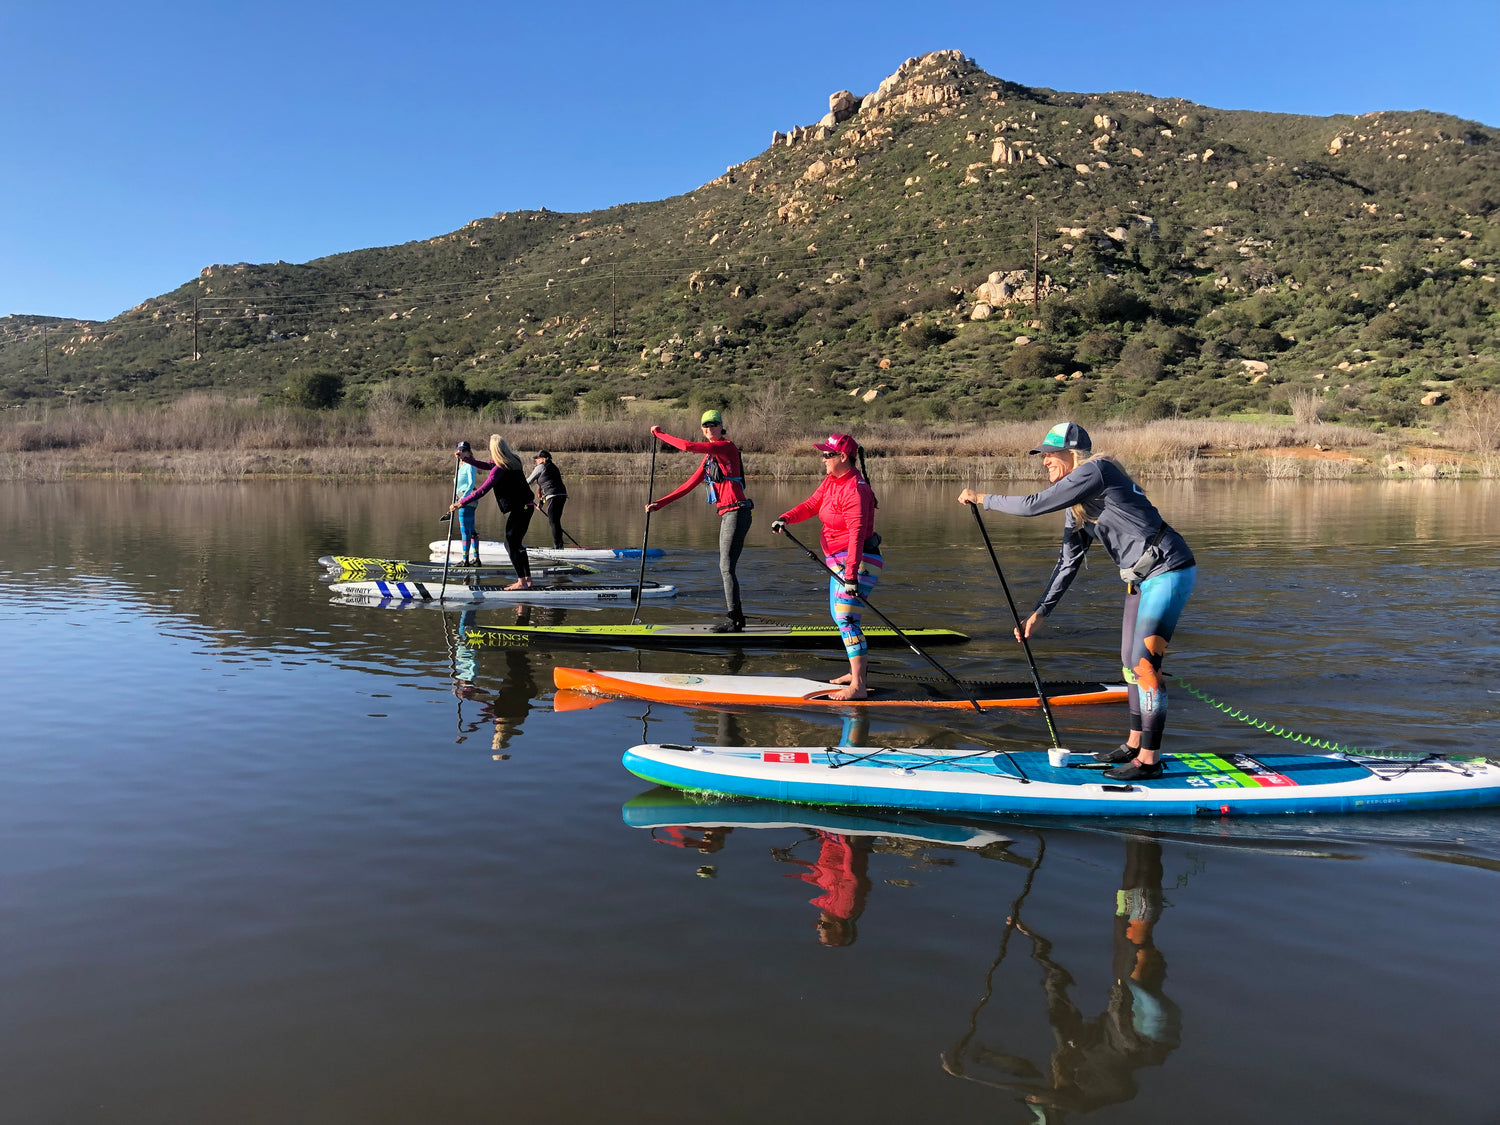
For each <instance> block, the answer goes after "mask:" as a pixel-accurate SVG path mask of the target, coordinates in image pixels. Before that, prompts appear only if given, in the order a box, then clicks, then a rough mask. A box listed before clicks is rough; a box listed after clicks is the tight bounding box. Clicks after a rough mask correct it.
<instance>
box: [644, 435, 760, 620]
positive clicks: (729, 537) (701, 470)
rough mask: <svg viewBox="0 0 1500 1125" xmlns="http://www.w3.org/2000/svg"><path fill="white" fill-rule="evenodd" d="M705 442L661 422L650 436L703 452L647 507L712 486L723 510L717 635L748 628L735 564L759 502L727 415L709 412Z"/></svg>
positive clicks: (717, 505) (661, 505)
mask: <svg viewBox="0 0 1500 1125" xmlns="http://www.w3.org/2000/svg"><path fill="white" fill-rule="evenodd" d="M701 424H702V427H703V440H702V441H688V440H687V439H686V438H680V437H673V436H672V435H671V434H669V433H667V432H666V431H665V430H663V429H661V428H660V427H657V426H652V427H651V434H652V436H653V437H655V438H657V439H658V440H660V441H664V442H666V443H667V444H668V445H670V446H671V447H672V448H673V449H684V450H686V451H687V452H689V453H701V454H703V460H702V461H700V462H699V463H698V468H697V470H696V471H695V472H694V473H693V475H692V476H690V477H688V479H687V480H685V481H683V482H682V483H681V484H679V485H678V486H677V487H676V488H674V489H673V490H672V491H671V492H669V493H667V494H666V495H665V496H663V497H662V498H661V499H660V500H653V501H651V503H649V504H647V505H646V511H648V512H655V511H658V510H659V509H661V508H665V507H666V506H667V505H668V504H670V503H672V501H674V500H676V499H678V498H679V497H682V496H686V495H687V494H688V493H689V492H691V491H692V490H693V489H694V488H696V487H697V486H698V484H699V482H702V483H703V485H704V486H705V487H706V488H707V490H708V502H709V503H710V504H712V505H713V506H714V508H715V510H717V511H718V513H719V577H720V579H722V580H723V583H724V611H725V612H724V620H723V621H721V622H719V623H718V624H717V625H715V626H714V627H713V629H712V632H715V633H740V632H743V631H744V629H745V610H744V608H743V607H742V606H741V605H740V579H739V575H738V574H737V573H736V571H735V566H736V565H737V564H738V563H739V561H740V552H741V551H743V550H744V549H745V536H746V535H748V534H749V533H750V511H751V509H752V508H754V507H755V504H754V503H753V502H752V501H751V500H750V498H749V497H747V496H746V495H745V467H744V465H743V464H741V463H740V448H739V446H737V445H735V444H734V442H732V441H730V440H729V438H728V437H727V436H726V435H725V432H724V415H722V414H721V413H719V412H718V411H717V410H706V411H704V413H703V418H702V423H701Z"/></svg>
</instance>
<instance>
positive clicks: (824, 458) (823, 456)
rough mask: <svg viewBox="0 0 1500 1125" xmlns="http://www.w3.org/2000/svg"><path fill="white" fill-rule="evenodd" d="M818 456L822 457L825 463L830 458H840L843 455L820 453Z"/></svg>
mask: <svg viewBox="0 0 1500 1125" xmlns="http://www.w3.org/2000/svg"><path fill="white" fill-rule="evenodd" d="M818 456H820V457H822V458H823V460H825V461H827V460H828V459H829V458H830V457H842V456H843V454H842V453H820V454H818Z"/></svg>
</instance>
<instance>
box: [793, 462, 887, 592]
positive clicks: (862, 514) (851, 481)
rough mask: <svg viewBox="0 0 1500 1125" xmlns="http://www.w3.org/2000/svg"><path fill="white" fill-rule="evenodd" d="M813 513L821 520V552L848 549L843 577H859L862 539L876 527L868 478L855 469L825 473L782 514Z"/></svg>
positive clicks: (806, 515)
mask: <svg viewBox="0 0 1500 1125" xmlns="http://www.w3.org/2000/svg"><path fill="white" fill-rule="evenodd" d="M813 516H817V517H818V519H820V520H822V521H823V538H822V544H823V554H824V555H826V556H828V557H829V558H832V557H833V556H835V555H837V554H838V553H839V552H840V551H846V552H848V553H847V555H846V556H845V558H844V578H845V579H846V580H848V581H854V580H856V579H858V577H859V564H860V560H861V559H863V558H864V546H865V540H866V539H868V538H869V537H870V535H871V533H873V532H874V530H875V493H874V492H872V491H871V490H870V485H869V482H867V481H866V480H865V478H864V477H862V476H860V475H859V472H858V471H857V470H854V469H850V471H849V472H847V473H845V474H844V475H843V476H841V477H832V476H829V477H824V478H823V479H822V480H821V481H820V482H819V483H818V487H817V488H815V489H813V494H812V495H811V496H809V497H808V498H807V499H806V500H804V501H802V503H800V504H798V505H797V506H796V507H795V508H793V509H792V510H791V511H789V512H784V513H783V514H782V516H781V518H782V519H784V520H786V522H787V523H801V522H802V521H803V520H808V519H812V518H813Z"/></svg>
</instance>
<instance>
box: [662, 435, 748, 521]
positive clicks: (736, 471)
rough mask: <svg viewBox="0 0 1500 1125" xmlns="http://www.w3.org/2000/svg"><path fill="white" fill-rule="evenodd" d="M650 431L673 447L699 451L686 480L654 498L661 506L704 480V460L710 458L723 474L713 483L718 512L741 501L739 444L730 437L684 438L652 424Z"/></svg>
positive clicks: (730, 507) (742, 497) (736, 505)
mask: <svg viewBox="0 0 1500 1125" xmlns="http://www.w3.org/2000/svg"><path fill="white" fill-rule="evenodd" d="M651 432H652V434H654V435H655V436H656V437H658V438H660V439H661V440H662V441H664V442H666V443H667V444H668V445H670V446H671V447H672V448H673V449H681V450H683V451H685V452H687V453H701V454H703V460H702V461H700V462H699V463H698V468H697V471H696V472H694V473H693V475H692V476H690V477H688V479H687V480H685V481H683V482H682V483H681V484H679V485H678V486H677V487H676V488H674V489H673V490H672V491H671V492H669V493H667V494H666V495H665V496H663V497H662V498H661V499H660V500H658V501H657V504H659V505H660V506H661V507H666V506H667V505H668V504H670V503H671V502H672V501H673V500H680V499H681V498H682V497H684V496H686V495H687V494H688V493H689V492H691V491H692V490H693V489H695V488H697V487H698V485H699V484H700V483H701V482H702V481H704V480H705V479H706V478H707V476H708V462H709V460H710V459H712V460H713V462H714V463H715V464H716V465H717V466H718V468H719V472H720V473H721V474H723V476H724V480H723V481H721V482H720V483H719V484H718V485H717V486H716V487H717V489H718V504H717V508H718V512H719V515H721V516H722V515H723V514H724V513H725V512H727V511H730V510H731V509H733V508H738V507H739V506H740V505H741V504H743V503H745V485H744V483H743V482H744V479H745V469H744V466H743V465H742V464H741V463H740V447H739V446H737V445H735V444H734V442H732V441H688V440H687V439H686V438H680V437H673V436H672V435H671V434H669V433H667V432H665V431H664V430H659V429H657V428H656V427H655V426H652V427H651Z"/></svg>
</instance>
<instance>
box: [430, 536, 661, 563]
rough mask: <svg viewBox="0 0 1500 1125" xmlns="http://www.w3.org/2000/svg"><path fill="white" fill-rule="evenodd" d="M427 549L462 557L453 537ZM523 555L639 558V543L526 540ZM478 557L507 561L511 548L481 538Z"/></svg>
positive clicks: (649, 553)
mask: <svg viewBox="0 0 1500 1125" xmlns="http://www.w3.org/2000/svg"><path fill="white" fill-rule="evenodd" d="M427 549H428V550H430V551H431V552H432V558H433V561H434V562H442V561H443V556H444V555H446V554H447V553H448V552H450V551H451V552H452V553H453V555H454V556H455V557H462V553H463V552H462V548H461V546H460V545H459V542H458V540H456V539H451V540H450V539H434V540H433V541H432V542H431V543H429V544H427ZM664 554H666V552H665V551H663V550H662V549H661V548H660V547H648V548H646V557H647V558H648V559H659V558H661V556H662V555H664ZM526 555H527V557H528V558H533V559H556V560H558V561H559V562H618V561H620V560H622V559H634V560H635V561H636V562H640V561H641V549H640V548H639V547H533V546H531V545H530V544H529V543H528V544H527V546H526ZM479 557H480V558H481V559H483V560H484V561H485V562H487V563H492V562H509V561H510V552H509V551H507V550H506V549H505V544H504V543H501V542H499V541H498V540H495V539H481V540H480V541H479Z"/></svg>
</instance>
